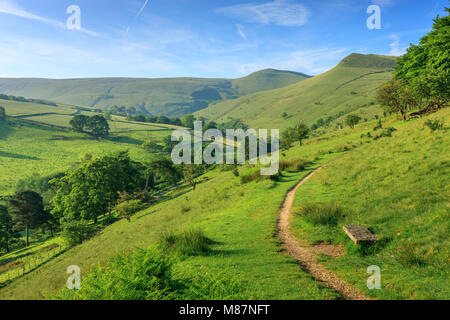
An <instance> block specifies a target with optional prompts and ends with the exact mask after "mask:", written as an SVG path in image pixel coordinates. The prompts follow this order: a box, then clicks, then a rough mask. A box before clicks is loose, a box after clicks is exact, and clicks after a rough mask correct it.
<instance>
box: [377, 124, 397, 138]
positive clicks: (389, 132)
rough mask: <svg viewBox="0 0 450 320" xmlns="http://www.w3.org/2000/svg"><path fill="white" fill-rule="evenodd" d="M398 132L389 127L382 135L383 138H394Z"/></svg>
mask: <svg viewBox="0 0 450 320" xmlns="http://www.w3.org/2000/svg"><path fill="white" fill-rule="evenodd" d="M395 131H397V129H395V128H393V127H389V128H386V129H384V130H383V132H382V133H381V136H382V137H388V138H390V137H392V133H393V132H395Z"/></svg>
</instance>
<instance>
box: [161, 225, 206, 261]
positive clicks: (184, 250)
mask: <svg viewBox="0 0 450 320" xmlns="http://www.w3.org/2000/svg"><path fill="white" fill-rule="evenodd" d="M211 244H212V241H211V240H210V239H209V238H207V237H206V236H205V234H204V232H203V231H202V230H200V229H188V230H184V231H182V232H179V233H177V232H174V231H166V232H164V233H162V234H161V237H160V239H159V248H160V249H161V250H162V251H164V252H176V253H179V254H180V255H182V256H195V255H199V254H202V253H206V252H208V251H209V250H210V245H211Z"/></svg>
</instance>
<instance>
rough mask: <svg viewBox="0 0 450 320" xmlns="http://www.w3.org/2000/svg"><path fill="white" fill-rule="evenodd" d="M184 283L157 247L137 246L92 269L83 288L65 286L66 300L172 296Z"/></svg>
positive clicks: (156, 298)
mask: <svg viewBox="0 0 450 320" xmlns="http://www.w3.org/2000/svg"><path fill="white" fill-rule="evenodd" d="M181 288H182V285H181V283H178V282H177V281H175V280H173V277H172V262H171V261H170V260H168V258H167V257H165V256H164V255H163V254H161V253H159V252H157V251H156V250H152V249H149V250H144V249H137V250H135V251H134V252H132V253H131V254H129V255H125V254H122V255H119V256H117V257H115V258H112V259H110V260H109V262H108V264H107V265H106V267H104V268H102V267H100V266H99V267H97V268H93V269H91V271H90V272H89V273H88V274H87V276H85V277H83V282H82V286H81V288H80V290H71V291H69V290H67V289H65V290H63V291H62V293H61V294H60V295H59V296H58V298H59V299H65V300H171V299H176V298H178V293H179V290H180V289H181Z"/></svg>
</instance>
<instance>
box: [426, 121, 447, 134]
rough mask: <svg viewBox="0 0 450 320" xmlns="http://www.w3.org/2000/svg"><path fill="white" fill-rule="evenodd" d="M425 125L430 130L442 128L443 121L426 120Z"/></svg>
mask: <svg viewBox="0 0 450 320" xmlns="http://www.w3.org/2000/svg"><path fill="white" fill-rule="evenodd" d="M425 127H428V128H429V129H430V131H431V132H434V131H437V130H442V128H444V122H443V121H440V120H434V121H433V120H427V122H425Z"/></svg>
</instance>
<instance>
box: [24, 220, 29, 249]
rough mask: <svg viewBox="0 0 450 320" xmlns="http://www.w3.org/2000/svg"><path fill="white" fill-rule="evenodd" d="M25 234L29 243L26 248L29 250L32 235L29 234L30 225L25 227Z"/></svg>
mask: <svg viewBox="0 0 450 320" xmlns="http://www.w3.org/2000/svg"><path fill="white" fill-rule="evenodd" d="M25 234H26V237H27V242H26V245H25V246H26V247H27V248H28V246H29V245H30V233H29V230H28V224H26V225H25Z"/></svg>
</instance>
